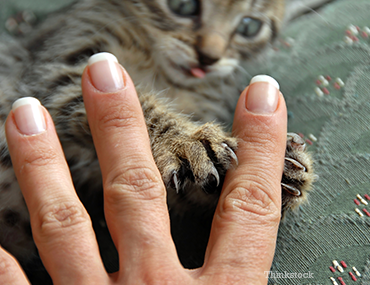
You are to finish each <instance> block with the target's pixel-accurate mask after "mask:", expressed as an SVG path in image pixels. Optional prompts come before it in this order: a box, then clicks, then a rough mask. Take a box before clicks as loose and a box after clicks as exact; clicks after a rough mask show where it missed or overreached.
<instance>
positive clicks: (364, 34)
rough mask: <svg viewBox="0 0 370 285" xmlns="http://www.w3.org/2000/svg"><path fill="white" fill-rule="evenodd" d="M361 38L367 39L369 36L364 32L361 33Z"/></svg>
mask: <svg viewBox="0 0 370 285" xmlns="http://www.w3.org/2000/svg"><path fill="white" fill-rule="evenodd" d="M361 36H362V37H363V38H365V39H367V38H368V37H369V35H368V34H367V33H366V32H361Z"/></svg>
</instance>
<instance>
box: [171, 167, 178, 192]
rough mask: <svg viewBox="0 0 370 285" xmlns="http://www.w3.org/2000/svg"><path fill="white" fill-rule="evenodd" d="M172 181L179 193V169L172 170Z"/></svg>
mask: <svg viewBox="0 0 370 285" xmlns="http://www.w3.org/2000/svg"><path fill="white" fill-rule="evenodd" d="M171 183H172V184H173V188H175V190H176V193H177V194H179V192H180V187H179V176H178V174H177V171H176V170H174V171H173V172H172V180H171Z"/></svg>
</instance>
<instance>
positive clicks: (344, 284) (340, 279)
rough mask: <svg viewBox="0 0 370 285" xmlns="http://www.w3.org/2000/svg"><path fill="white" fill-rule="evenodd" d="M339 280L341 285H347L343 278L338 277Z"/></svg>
mask: <svg viewBox="0 0 370 285" xmlns="http://www.w3.org/2000/svg"><path fill="white" fill-rule="evenodd" d="M338 280H339V282H340V284H342V285H346V283H344V281H343V278H342V277H338Z"/></svg>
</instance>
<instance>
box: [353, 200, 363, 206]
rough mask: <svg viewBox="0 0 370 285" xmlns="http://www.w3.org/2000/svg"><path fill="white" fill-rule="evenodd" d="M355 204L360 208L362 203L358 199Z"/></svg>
mask: <svg viewBox="0 0 370 285" xmlns="http://www.w3.org/2000/svg"><path fill="white" fill-rule="evenodd" d="M353 202H355V204H356V205H357V206H359V205H360V204H361V203H360V201H359V200H357V199H354V200H353Z"/></svg>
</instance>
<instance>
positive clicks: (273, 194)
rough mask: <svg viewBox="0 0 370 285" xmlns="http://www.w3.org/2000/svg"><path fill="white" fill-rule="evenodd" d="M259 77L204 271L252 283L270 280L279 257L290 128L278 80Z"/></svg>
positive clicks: (241, 110)
mask: <svg viewBox="0 0 370 285" xmlns="http://www.w3.org/2000/svg"><path fill="white" fill-rule="evenodd" d="M259 79H260V80H261V79H262V80H263V82H261V81H260V82H256V83H253V84H251V85H250V86H249V88H247V89H246V90H245V91H244V92H243V93H242V95H241V96H240V99H239V102H238V105H237V108H236V112H235V117H234V126H233V132H234V134H235V135H236V136H237V137H239V138H240V143H239V149H238V152H237V155H238V159H239V166H238V167H237V168H236V169H234V170H231V171H229V172H228V173H227V175H226V178H225V183H224V189H223V191H222V194H221V197H220V201H219V204H218V207H217V210H216V213H215V216H214V220H213V225H212V232H211V236H210V240H209V244H208V248H207V253H206V259H205V267H204V272H203V273H204V274H206V275H208V274H209V275H210V276H212V275H218V274H224V275H225V276H229V278H242V280H239V279H238V280H239V281H243V280H244V282H245V280H248V281H249V283H250V284H264V283H266V282H267V278H266V276H265V274H264V272H265V271H268V270H269V269H270V267H271V263H272V259H273V255H274V250H275V244H276V236H277V231H278V226H279V222H280V211H281V186H280V181H281V177H282V173H283V164H284V153H285V146H286V128H287V113H286V107H285V102H284V98H283V96H282V95H281V93H280V92H279V90H278V89H277V88H276V87H278V84H277V82H276V81H275V82H274V79H272V78H271V77H260V78H259ZM265 81H267V82H265ZM275 83H276V84H275ZM264 101H265V102H264ZM263 102H264V104H266V106H264V105H263V104H262V103H263ZM224 264H229V265H231V266H229V267H227V268H225V267H224V266H223V265H224ZM233 272H238V274H233ZM240 272H244V274H245V276H240ZM238 280H234V282H235V283H237V281H238Z"/></svg>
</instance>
